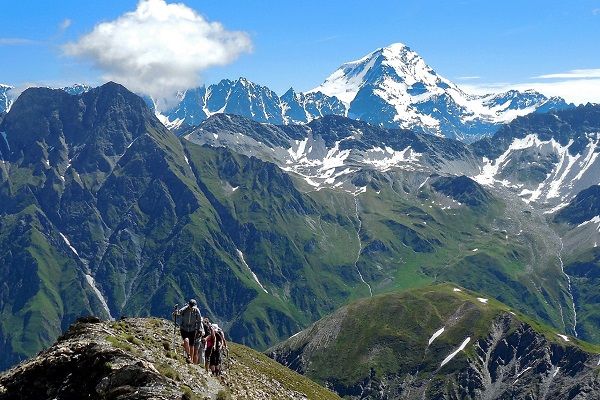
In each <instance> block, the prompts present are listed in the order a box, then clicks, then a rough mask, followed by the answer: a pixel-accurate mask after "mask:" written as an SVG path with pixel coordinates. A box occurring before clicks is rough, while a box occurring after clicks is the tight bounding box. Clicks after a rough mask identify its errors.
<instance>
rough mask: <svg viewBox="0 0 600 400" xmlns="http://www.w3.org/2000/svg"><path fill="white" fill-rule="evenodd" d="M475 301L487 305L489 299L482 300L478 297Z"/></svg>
mask: <svg viewBox="0 0 600 400" xmlns="http://www.w3.org/2000/svg"><path fill="white" fill-rule="evenodd" d="M477 300H479V302H481V303H483V304H487V302H488V301H489V299H484V298H483V297H478V298H477Z"/></svg>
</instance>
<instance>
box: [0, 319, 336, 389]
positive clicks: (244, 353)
mask: <svg viewBox="0 0 600 400" xmlns="http://www.w3.org/2000/svg"><path fill="white" fill-rule="evenodd" d="M173 328H174V326H173V324H172V323H170V322H169V321H166V320H161V319H155V318H147V319H145V318H128V319H123V320H120V321H117V322H103V321H101V320H99V319H98V318H95V317H91V318H86V319H79V320H78V322H76V323H75V324H74V325H72V326H71V328H70V329H69V330H68V331H67V332H66V333H65V334H64V335H63V336H62V337H60V338H59V340H58V341H57V342H56V343H55V344H54V345H53V346H52V347H50V348H49V349H47V350H45V351H42V352H41V353H39V354H38V355H37V356H36V357H34V358H32V359H30V360H28V361H25V362H23V363H21V364H20V365H18V366H16V367H14V368H13V369H11V370H9V371H7V372H5V373H4V374H3V375H1V376H0V399H2V400H11V399H19V400H22V399H56V400H69V399H114V400H117V399H140V400H141V399H187V400H192V399H298V400H300V399H307V398H308V399H336V398H338V397H337V396H336V395H334V394H333V393H331V392H329V391H327V390H326V389H324V388H322V387H320V386H318V385H317V384H315V383H313V382H311V381H309V380H308V379H307V378H304V377H303V376H301V375H298V374H296V373H295V372H293V371H290V370H288V369H286V368H285V367H282V366H281V365H279V364H277V363H276V362H274V361H272V360H271V359H269V358H268V357H266V356H264V355H263V354H260V353H257V352H255V351H253V350H251V349H249V348H247V347H244V346H241V345H236V344H233V343H231V344H230V346H229V357H227V359H226V360H225V361H224V368H225V370H224V374H223V375H222V376H221V377H220V378H215V377H213V376H211V375H210V374H209V373H207V372H205V371H204V369H203V368H202V367H201V366H199V365H193V364H187V363H186V362H185V359H184V358H183V356H182V350H181V346H180V342H179V332H175V333H174V329H173Z"/></svg>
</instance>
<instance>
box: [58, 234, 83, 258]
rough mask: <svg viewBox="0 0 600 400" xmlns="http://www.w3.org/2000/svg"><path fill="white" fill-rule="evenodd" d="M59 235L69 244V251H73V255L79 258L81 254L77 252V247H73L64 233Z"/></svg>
mask: <svg viewBox="0 0 600 400" xmlns="http://www.w3.org/2000/svg"><path fill="white" fill-rule="evenodd" d="M58 234H59V235H60V236H61V237H62V238H63V240H64V241H65V243H66V244H67V246H69V249H71V251H72V252H73V253H75V255H76V256H77V257H79V253H78V252H77V250H75V247H73V246H72V245H71V242H70V241H69V239H67V237H66V236H65V235H63V233H62V232H58Z"/></svg>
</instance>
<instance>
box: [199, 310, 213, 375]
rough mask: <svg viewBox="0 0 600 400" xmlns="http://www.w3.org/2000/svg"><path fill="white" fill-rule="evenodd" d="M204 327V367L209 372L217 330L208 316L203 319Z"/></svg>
mask: <svg viewBox="0 0 600 400" xmlns="http://www.w3.org/2000/svg"><path fill="white" fill-rule="evenodd" d="M202 327H203V329H204V335H203V336H202V343H204V354H203V356H204V357H203V358H204V369H205V370H206V372H208V369H209V365H210V356H211V354H212V351H213V346H214V344H215V332H214V330H213V328H212V324H211V323H210V320H209V319H208V317H205V318H204V319H203V320H202Z"/></svg>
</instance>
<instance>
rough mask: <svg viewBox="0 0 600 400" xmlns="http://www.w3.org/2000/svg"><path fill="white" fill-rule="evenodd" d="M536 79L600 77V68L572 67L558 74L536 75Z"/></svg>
mask: <svg viewBox="0 0 600 400" xmlns="http://www.w3.org/2000/svg"><path fill="white" fill-rule="evenodd" d="M533 78H534V79H536V78H537V79H582V78H583V79H586V78H600V69H572V70H570V71H567V72H560V73H557V74H546V75H539V76H534V77H533Z"/></svg>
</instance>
